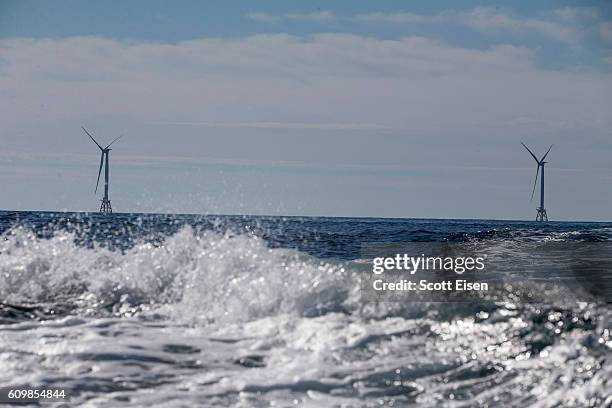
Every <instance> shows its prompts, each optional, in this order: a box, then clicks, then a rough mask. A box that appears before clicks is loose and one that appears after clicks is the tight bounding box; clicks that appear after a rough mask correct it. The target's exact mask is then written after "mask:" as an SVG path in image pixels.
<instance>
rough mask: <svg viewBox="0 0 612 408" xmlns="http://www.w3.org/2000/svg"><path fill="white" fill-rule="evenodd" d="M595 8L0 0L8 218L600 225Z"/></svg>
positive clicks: (609, 183) (603, 176)
mask: <svg viewBox="0 0 612 408" xmlns="http://www.w3.org/2000/svg"><path fill="white" fill-rule="evenodd" d="M611 108H612V3H610V2H607V1H546V0H544V1H538V2H533V1H503V2H502V1H500V2H492V1H487V2H475V1H462V0H459V1H457V0H453V1H436V2H431V1H416V0H415V1H385V0H378V1H360V0H352V1H333V0H327V1H291V2H288V1H260V2H254V1H247V0H243V1H231V0H230V1H224V2H201V1H175V2H168V1H151V0H147V1H136V0H131V1H129V0H128V1H105V2H88V1H73V0H70V1H67V0H59V1H54V2H49V1H30V0H22V1H13V0H0V146H1V147H0V209H7V210H51V211H56V210H61V211H97V209H98V208H99V205H100V199H101V194H100V191H98V194H97V195H95V194H94V188H95V182H96V176H97V171H98V165H99V155H100V153H99V151H98V149H97V147H96V146H95V145H94V144H93V143H92V142H91V141H90V140H89V139H88V138H87V136H86V135H85V134H84V133H83V131H82V130H81V126H85V127H86V128H87V129H88V130H89V131H90V132H91V133H92V134H93V135H94V137H96V138H97V139H98V141H99V142H100V143H101V144H103V143H106V144H108V143H109V142H110V141H111V140H113V139H114V138H115V137H117V136H119V135H124V137H123V138H122V139H121V140H120V141H118V142H117V143H115V144H114V145H113V150H112V151H111V153H110V167H111V168H110V198H111V201H112V205H113V209H114V210H115V211H116V212H174V213H203V214H267V215H314V216H369V217H409V218H410V217H416V218H482V219H533V218H534V217H535V213H536V207H537V204H538V197H537V193H536V197H535V198H534V200H533V201H530V196H531V191H532V188H533V182H534V177H535V173H536V163H535V162H534V160H533V159H532V157H531V156H530V155H529V153H528V152H526V151H525V150H524V149H523V147H522V146H521V144H520V143H521V142H525V143H526V144H527V145H528V146H529V147H530V148H531V149H532V150H533V151H534V152H535V153H536V154H537V155H542V154H544V152H545V151H546V149H548V147H549V146H550V145H551V144H552V145H553V148H552V150H551V152H550V154H549V155H548V158H547V160H548V164H547V165H546V207H547V210H548V215H549V218H550V219H551V220H585V221H590V220H594V221H611V220H612V137H611V136H612V115H611V113H612V112H611V111H612V109H611Z"/></svg>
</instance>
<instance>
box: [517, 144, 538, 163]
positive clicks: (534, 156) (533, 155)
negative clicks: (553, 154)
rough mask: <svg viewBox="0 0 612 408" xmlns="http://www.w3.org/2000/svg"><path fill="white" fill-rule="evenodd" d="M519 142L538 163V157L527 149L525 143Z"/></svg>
mask: <svg viewBox="0 0 612 408" xmlns="http://www.w3.org/2000/svg"><path fill="white" fill-rule="evenodd" d="M521 144H522V145H523V147H524V148H525V149H527V151H528V152H529V154H530V155H531V157H533V160H535V161H536V162H538V164H539V163H540V161H539V160H538V158H537V157H536V155H535V154H533V152H532V151H531V150H529V148H528V147H527V146H525V143H523V142H521Z"/></svg>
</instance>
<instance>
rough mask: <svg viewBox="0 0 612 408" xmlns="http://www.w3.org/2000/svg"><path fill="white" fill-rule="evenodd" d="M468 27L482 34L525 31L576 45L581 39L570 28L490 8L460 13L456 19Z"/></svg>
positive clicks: (575, 31)
mask: <svg viewBox="0 0 612 408" xmlns="http://www.w3.org/2000/svg"><path fill="white" fill-rule="evenodd" d="M455 18H456V19H457V20H458V21H459V22H461V23H462V24H465V25H466V26H468V27H471V28H474V29H476V30H479V31H482V32H496V31H511V32H514V33H521V32H524V31H531V32H536V33H539V34H541V35H544V36H546V37H548V38H550V39H553V40H556V41H561V42H566V43H575V42H576V41H577V40H578V39H579V38H580V32H579V31H578V30H577V29H575V28H573V27H570V26H568V25H567V24H561V23H558V22H555V21H551V20H544V19H535V18H525V17H518V16H515V15H513V14H512V13H510V12H508V11H501V10H498V9H495V8H490V7H477V8H475V9H474V10H471V11H469V12H462V13H458V14H457V15H456V17H455Z"/></svg>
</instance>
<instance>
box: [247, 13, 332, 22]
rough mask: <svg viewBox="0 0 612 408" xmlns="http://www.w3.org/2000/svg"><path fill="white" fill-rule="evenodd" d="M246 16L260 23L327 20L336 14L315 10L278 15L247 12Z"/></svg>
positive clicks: (330, 19)
mask: <svg viewBox="0 0 612 408" xmlns="http://www.w3.org/2000/svg"><path fill="white" fill-rule="evenodd" d="M246 17H247V18H249V19H251V20H255V21H259V22H262V23H278V22H281V21H309V22H329V21H334V20H336V15H335V14H334V13H333V12H331V11H317V12H312V13H285V14H280V15H274V14H266V13H248V14H247V15H246Z"/></svg>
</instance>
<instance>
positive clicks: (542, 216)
mask: <svg viewBox="0 0 612 408" xmlns="http://www.w3.org/2000/svg"><path fill="white" fill-rule="evenodd" d="M521 144H522V145H523V147H524V148H525V149H527V151H528V152H529V154H530V155H531V157H533V160H535V161H536V163H538V169H537V170H536V177H535V181H534V182H533V191H532V192H531V200H532V201H533V195H534V194H535V188H536V185H537V184H538V175H539V174H540V168H542V177H540V207H538V213H537V215H536V221H548V215H546V208H544V165H545V164H546V163H548V162H545V161H544V159H546V156H548V152H550V149H552V145H550V147H549V148H548V150H547V151H546V153H545V154H544V156H542V158H541V159H540V160H538V158H537V157H536V155H535V154H533V152H532V151H531V150H529V148H528V147H527V146H525V143H523V142H521Z"/></svg>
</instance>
